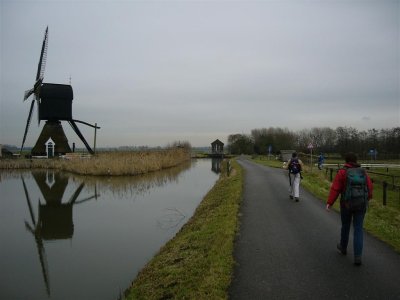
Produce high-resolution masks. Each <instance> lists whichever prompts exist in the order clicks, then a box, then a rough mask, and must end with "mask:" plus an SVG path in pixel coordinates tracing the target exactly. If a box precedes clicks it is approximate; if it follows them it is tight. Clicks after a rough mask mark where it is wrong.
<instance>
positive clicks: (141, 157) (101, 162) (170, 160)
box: [0, 147, 190, 175]
mask: <svg viewBox="0 0 400 300" xmlns="http://www.w3.org/2000/svg"><path fill="white" fill-rule="evenodd" d="M189 159H190V149H187V148H178V147H173V148H169V149H165V150H160V151H146V152H143V151H141V152H103V153H99V154H96V155H95V156H93V157H91V158H85V159H81V158H74V159H71V160H67V159H60V158H54V159H23V158H19V159H2V160H0V169H56V170H61V171H68V172H72V173H76V174H82V175H138V174H145V173H148V172H152V171H158V170H162V169H166V168H170V167H174V166H177V165H179V164H181V163H182V162H184V161H187V160H189Z"/></svg>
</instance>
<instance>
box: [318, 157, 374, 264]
mask: <svg viewBox="0 0 400 300" xmlns="http://www.w3.org/2000/svg"><path fill="white" fill-rule="evenodd" d="M345 161H346V163H345V164H344V168H342V169H340V170H339V171H338V172H337V174H336V176H335V178H334V180H333V182H332V185H331V188H330V191H329V196H328V200H327V203H326V209H327V210H328V211H329V210H330V208H331V206H332V205H333V204H334V203H335V201H336V199H337V198H338V196H339V195H343V193H344V192H345V189H346V172H347V169H349V168H358V167H360V165H359V164H358V163H357V156H356V155H355V154H354V153H348V154H346V156H345ZM366 185H367V188H368V200H370V199H372V190H373V185H372V181H371V179H370V177H369V176H368V175H367V176H366ZM366 211H367V208H366V207H365V209H362V210H352V209H350V208H348V207H347V205H345V202H344V201H343V199H341V201H340V216H341V219H342V228H341V237H340V243H339V244H337V249H338V251H339V252H340V253H341V254H343V255H346V254H347V245H348V243H349V233H350V227H351V221H352V220H353V227H354V233H353V238H354V239H353V248H354V264H355V265H361V256H362V250H363V223H364V216H365V213H366Z"/></svg>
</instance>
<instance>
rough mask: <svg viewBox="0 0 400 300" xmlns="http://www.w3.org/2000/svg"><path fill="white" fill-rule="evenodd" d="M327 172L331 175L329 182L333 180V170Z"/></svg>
mask: <svg viewBox="0 0 400 300" xmlns="http://www.w3.org/2000/svg"><path fill="white" fill-rule="evenodd" d="M329 171H330V173H331V175H330V178H331V181H332V180H333V169H329Z"/></svg>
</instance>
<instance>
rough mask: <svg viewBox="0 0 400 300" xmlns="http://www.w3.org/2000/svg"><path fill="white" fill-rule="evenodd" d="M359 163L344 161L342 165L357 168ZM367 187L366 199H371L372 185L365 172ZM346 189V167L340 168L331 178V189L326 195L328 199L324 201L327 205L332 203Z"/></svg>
mask: <svg viewBox="0 0 400 300" xmlns="http://www.w3.org/2000/svg"><path fill="white" fill-rule="evenodd" d="M359 166H360V165H358V164H354V163H345V164H344V167H345V168H357V167H359ZM367 187H368V200H369V199H372V190H373V185H372V181H371V178H369V176H368V174H367ZM345 189H346V169H340V170H339V171H338V172H337V174H336V176H335V179H333V182H332V185H331V189H330V191H329V196H328V201H327V202H326V203H327V204H329V205H333V203H335V201H336V199H337V198H338V197H339V195H340V194H342V193H343V192H344V190H345Z"/></svg>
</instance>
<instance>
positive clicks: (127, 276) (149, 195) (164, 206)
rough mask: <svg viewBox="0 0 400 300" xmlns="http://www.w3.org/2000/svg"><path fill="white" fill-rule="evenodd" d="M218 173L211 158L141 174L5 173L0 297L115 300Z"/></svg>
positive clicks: (0, 176)
mask: <svg viewBox="0 0 400 300" xmlns="http://www.w3.org/2000/svg"><path fill="white" fill-rule="evenodd" d="M217 173H218V162H216V161H214V162H212V161H211V160H209V159H205V160H193V161H192V162H190V163H187V164H185V165H182V166H180V167H177V168H172V169H169V170H166V171H160V172H156V173H154V174H148V175H144V176H135V177H89V176H77V175H73V174H68V173H57V172H54V171H29V172H28V171H25V172H0V197H1V198H0V222H1V223H0V225H1V226H0V241H1V245H0V299H9V300H11V299H53V300H54V299H77V300H79V299H85V300H87V299H99V300H101V299H105V300H111V299H117V298H118V297H119V296H120V294H121V293H122V292H123V291H124V290H125V289H126V288H127V287H128V286H129V285H130V283H131V282H132V280H133V279H134V278H135V276H136V275H137V273H138V272H139V271H140V269H141V268H143V266H144V265H145V264H146V263H147V262H148V261H149V260H150V259H151V258H152V257H153V256H154V254H156V253H157V251H158V250H159V249H160V247H161V246H163V245H164V244H165V243H166V242H167V241H168V240H170V239H171V238H172V237H173V236H174V235H175V234H176V233H177V232H178V231H179V229H180V228H181V227H182V226H183V225H184V224H185V223H186V222H187V221H188V219H189V218H190V217H191V216H192V214H193V212H194V210H195V209H196V207H197V206H198V204H199V203H200V201H201V200H202V198H203V197H204V195H205V194H206V193H207V192H208V191H209V190H210V189H211V187H212V186H213V185H214V183H215V181H216V180H217V179H218V174H217Z"/></svg>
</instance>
